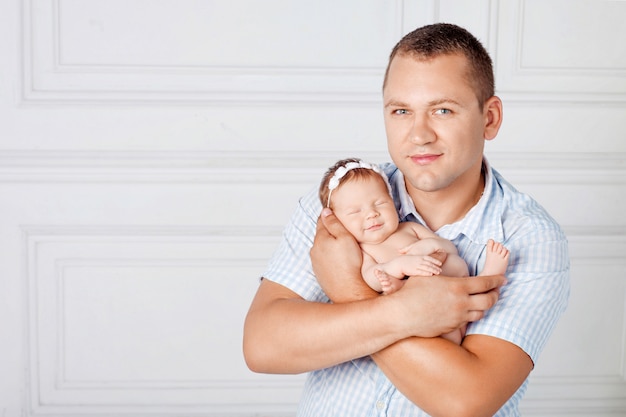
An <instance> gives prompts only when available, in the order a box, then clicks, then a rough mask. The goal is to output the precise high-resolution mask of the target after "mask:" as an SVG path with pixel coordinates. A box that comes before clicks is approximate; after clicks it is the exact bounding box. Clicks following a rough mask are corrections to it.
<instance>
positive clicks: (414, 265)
mask: <svg viewBox="0 0 626 417" xmlns="http://www.w3.org/2000/svg"><path fill="white" fill-rule="evenodd" d="M440 266H441V261H439V260H437V259H435V258H433V257H432V256H428V255H399V256H397V257H396V258H394V259H392V260H391V261H389V262H383V263H377V262H376V260H375V259H374V258H373V257H371V256H370V255H368V254H367V253H365V252H363V265H362V267H361V274H362V275H363V279H364V280H365V282H366V283H367V285H369V286H370V288H372V289H373V290H375V291H378V292H381V291H383V290H384V291H385V292H386V293H387V292H388V290H389V289H390V286H391V287H392V288H393V289H398V288H399V287H400V286H401V285H397V286H396V285H394V283H393V281H394V280H403V279H404V278H405V277H407V276H415V275H421V276H431V275H438V274H440V273H441V268H440ZM381 280H384V281H385V283H386V285H384V286H383V285H382V283H381ZM390 282H392V283H391V285H390V284H389V283H390ZM398 284H399V283H398ZM396 287H397V288H396Z"/></svg>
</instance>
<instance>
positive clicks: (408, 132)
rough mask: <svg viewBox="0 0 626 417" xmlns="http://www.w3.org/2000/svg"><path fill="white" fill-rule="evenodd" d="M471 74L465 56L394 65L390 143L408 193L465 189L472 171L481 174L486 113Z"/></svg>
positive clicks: (387, 102) (388, 100) (406, 59)
mask: <svg viewBox="0 0 626 417" xmlns="http://www.w3.org/2000/svg"><path fill="white" fill-rule="evenodd" d="M466 73H467V70H466V59H465V58H464V57H463V56H461V55H443V56H440V57H437V58H433V59H430V60H417V59H415V58H413V57H411V56H410V55H397V56H396V57H394V59H393V61H392V62H391V65H390V67H389V73H388V78H387V84H386V86H385V89H384V91H383V102H384V117H385V129H386V132H387V145H388V148H389V153H390V155H391V158H392V159H393V161H394V163H395V164H396V165H397V166H398V168H399V169H400V170H401V171H402V172H403V174H404V177H405V179H406V183H407V184H406V185H407V189H408V191H409V192H411V188H414V189H416V190H421V191H438V190H442V189H445V188H447V187H448V186H450V185H455V186H463V185H464V181H467V180H468V178H469V177H470V176H469V175H466V174H467V173H468V172H470V171H472V172H474V170H476V169H477V170H480V166H481V164H482V154H483V149H484V140H485V124H486V123H487V112H485V111H483V109H482V108H480V107H479V105H478V101H477V98H476V94H475V92H474V90H473V89H472V86H471V85H470V83H469V82H468V80H467V76H466ZM467 185H468V186H475V184H467Z"/></svg>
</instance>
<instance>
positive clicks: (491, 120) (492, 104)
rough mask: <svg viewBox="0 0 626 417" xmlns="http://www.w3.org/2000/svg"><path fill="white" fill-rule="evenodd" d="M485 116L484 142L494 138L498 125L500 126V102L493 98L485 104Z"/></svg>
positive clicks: (495, 97) (498, 128)
mask: <svg viewBox="0 0 626 417" xmlns="http://www.w3.org/2000/svg"><path fill="white" fill-rule="evenodd" d="M483 114H484V116H485V132H484V136H485V140H491V139H493V138H495V137H496V135H497V134H498V130H500V125H502V100H500V98H499V97H497V96H493V97H491V98H490V99H488V100H487V101H486V102H485V105H484V107H483Z"/></svg>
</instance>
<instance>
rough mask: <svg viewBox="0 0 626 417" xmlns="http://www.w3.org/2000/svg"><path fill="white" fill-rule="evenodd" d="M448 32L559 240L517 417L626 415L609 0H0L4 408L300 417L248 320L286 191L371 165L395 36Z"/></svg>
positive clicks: (292, 196)
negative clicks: (481, 55) (567, 272)
mask: <svg viewBox="0 0 626 417" xmlns="http://www.w3.org/2000/svg"><path fill="white" fill-rule="evenodd" d="M434 21H450V22H454V23H458V24H461V25H463V26H466V27H467V28H468V29H470V30H471V31H472V32H474V33H475V34H476V35H477V36H478V37H479V38H481V39H482V40H483V41H484V42H485V44H486V45H487V46H488V49H489V50H490V51H491V53H492V55H493V57H494V59H495V62H496V71H497V87H498V92H499V94H500V96H501V97H502V98H503V100H504V102H505V122H504V126H503V129H502V131H501V134H500V135H499V137H498V139H497V140H496V141H493V142H491V143H489V145H488V151H487V152H488V156H489V158H490V160H491V162H492V164H493V165H494V166H495V167H496V168H498V169H499V170H500V171H501V172H503V173H504V174H505V175H506V176H507V177H508V178H509V179H510V180H511V181H512V182H514V183H515V184H516V185H518V186H519V188H520V189H522V190H524V191H526V192H528V193H530V194H531V195H533V196H534V197H535V198H537V199H538V200H539V201H540V202H541V203H542V204H543V205H544V206H546V207H547V208H548V209H549V211H550V212H551V213H552V214H553V215H554V216H555V217H556V218H557V220H558V221H560V222H561V223H562V224H563V226H564V227H565V229H566V232H567V234H568V236H569V239H570V244H571V255H572V265H573V270H572V289H573V293H572V297H571V303H570V308H569V310H568V311H567V313H566V315H565V316H564V318H563V319H562V321H561V322H560V324H559V326H558V328H557V330H556V333H555V335H554V337H553V338H552V340H551V342H550V344H549V346H548V347H547V349H546V351H545V353H544V354H543V356H542V359H541V361H540V362H539V363H538V364H537V369H536V370H535V371H534V372H533V376H532V380H533V383H532V384H531V388H530V390H529V392H528V394H527V396H526V399H525V400H524V403H523V405H524V414H525V415H527V416H536V417H556V416H565V415H568V416H569V415H577V416H588V417H592V416H593V417H602V416H617V415H626V377H625V375H626V353H625V352H626V278H625V273H626V258H625V256H624V253H626V220H624V212H626V210H625V209H626V192H625V185H626V140H625V139H626V138H625V137H624V135H625V133H624V132H625V131H626V117H625V116H626V113H625V108H626V48H625V47H624V42H623V39H626V29H625V27H624V26H625V25H624V23H623V22H625V21H626V2H625V1H610V0H605V1H602V0H509V1H504V0H501V1H498V0H480V1H478V0H476V1H473V2H467V1H463V0H439V1H437V0H413V1H410V0H404V1H403V0H377V1H370V2H359V1H356V0H352V1H343V2H337V1H323V0H318V1H315V2H302V1H298V2H296V1H288V0H271V1H270V0H268V1H263V2H258V1H253V0H248V1H244V0H239V1H229V2H224V1H208V0H176V1H174V0H131V1H128V0H23V1H18V0H0V22H1V24H0V340H1V343H0V416H2V417H18V416H20V417H31V416H32V417H35V416H48V415H55V416H58V417H66V416H95V415H97V414H105V415H108V416H138V415H142V416H148V415H156V414H159V415H167V416H186V415H203V416H210V415H216V416H218V415H219V416H225V415H237V416H253V415H268V416H280V415H293V411H294V409H295V404H296V403H297V400H298V395H299V391H300V387H301V384H302V381H303V377H302V376H266V375H255V374H252V373H250V372H249V371H248V370H247V369H246V367H245V365H244V363H243V359H242V355H241V332H242V322H243V318H244V315H245V313H246V310H247V307H248V305H249V302H250V299H251V297H252V295H253V294H254V291H255V289H256V286H257V281H256V278H257V276H258V275H259V274H260V273H261V272H262V271H263V268H264V266H265V263H266V261H267V258H268V257H269V256H270V254H271V253H272V252H273V250H274V246H275V244H276V242H277V241H278V238H279V235H280V231H281V229H282V226H283V224H284V223H285V222H286V220H287V217H288V216H289V214H290V213H291V211H292V209H293V208H294V205H295V203H296V200H297V198H298V196H299V195H301V194H302V193H304V192H306V191H307V190H308V189H309V188H310V187H311V186H314V185H315V184H316V183H317V181H318V180H319V177H320V176H321V174H322V172H323V171H324V170H325V168H326V167H327V166H328V165H329V164H330V163H332V162H334V161H335V160H336V159H338V158H342V157H347V156H360V157H363V158H366V159H369V160H374V161H384V160H387V159H388V158H387V155H386V145H385V140H384V131H383V124H382V117H381V109H380V85H381V81H382V74H383V71H384V67H385V64H386V59H387V55H388V53H389V52H390V50H391V48H392V46H393V45H394V44H395V42H396V41H397V40H398V39H399V38H400V37H401V35H402V34H404V33H406V32H408V31H409V30H412V29H413V28H415V27H417V26H419V25H422V24H426V23H430V22H434Z"/></svg>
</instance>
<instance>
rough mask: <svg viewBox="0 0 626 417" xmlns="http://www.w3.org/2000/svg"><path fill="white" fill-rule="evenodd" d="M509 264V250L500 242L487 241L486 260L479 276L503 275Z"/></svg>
mask: <svg viewBox="0 0 626 417" xmlns="http://www.w3.org/2000/svg"><path fill="white" fill-rule="evenodd" d="M508 264H509V250H508V249H507V248H505V247H504V245H503V244H502V243H500V242H496V241H494V240H493V239H489V241H488V242H487V259H486V260H485V267H484V268H483V270H482V271H481V272H480V275H504V273H505V272H506V267H507V266H508Z"/></svg>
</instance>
